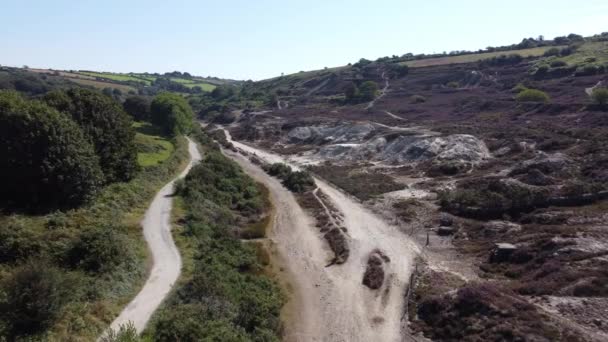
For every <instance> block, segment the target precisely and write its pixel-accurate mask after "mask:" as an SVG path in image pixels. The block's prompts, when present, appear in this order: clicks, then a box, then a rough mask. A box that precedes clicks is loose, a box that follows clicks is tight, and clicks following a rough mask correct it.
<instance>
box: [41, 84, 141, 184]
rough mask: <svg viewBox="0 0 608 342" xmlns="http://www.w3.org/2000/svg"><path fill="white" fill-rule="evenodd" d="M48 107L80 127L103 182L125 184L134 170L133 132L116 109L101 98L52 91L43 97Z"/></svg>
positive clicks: (76, 90) (89, 92)
mask: <svg viewBox="0 0 608 342" xmlns="http://www.w3.org/2000/svg"><path fill="white" fill-rule="evenodd" d="M44 101H45V102H46V103H47V104H49V105H50V106H51V107H54V108H55V109H57V110H59V111H60V112H63V113H66V114H68V115H70V116H71V117H72V119H73V120H74V121H76V123H78V124H79V125H80V127H81V128H82V131H83V132H84V134H85V137H86V138H87V139H88V140H89V141H91V142H92V143H93V147H94V148H95V153H96V154H97V156H99V165H100V166H101V170H102V171H103V174H104V178H105V181H106V182H107V183H113V182H118V181H128V180H130V179H131V178H133V177H134V176H135V174H136V173H137V170H138V164H137V148H136V145H135V131H134V130H133V128H132V127H131V124H132V121H131V118H129V116H128V115H127V113H125V112H124V110H123V109H122V108H121V107H120V105H119V104H118V103H117V102H116V101H114V100H112V99H111V98H108V97H106V96H103V95H102V94H100V93H98V92H96V91H93V90H89V89H82V88H74V89H69V90H67V91H54V92H51V93H49V94H47V95H46V96H45V97H44Z"/></svg>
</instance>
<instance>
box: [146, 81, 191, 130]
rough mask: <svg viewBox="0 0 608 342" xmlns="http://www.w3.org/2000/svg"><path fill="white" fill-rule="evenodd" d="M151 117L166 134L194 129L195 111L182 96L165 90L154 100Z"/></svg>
mask: <svg viewBox="0 0 608 342" xmlns="http://www.w3.org/2000/svg"><path fill="white" fill-rule="evenodd" d="M151 119H152V122H153V123H154V124H156V125H158V126H160V127H161V128H162V129H163V130H164V132H165V133H166V134H171V135H180V134H186V133H188V132H190V130H191V129H192V120H193V119H194V113H193V112H192V108H191V107H190V105H189V104H188V102H187V101H186V99H184V98H183V97H182V96H180V95H177V94H172V93H167V92H163V93H160V94H158V95H157V96H156V97H155V98H154V100H153V101H152V106H151Z"/></svg>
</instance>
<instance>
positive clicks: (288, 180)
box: [263, 163, 315, 192]
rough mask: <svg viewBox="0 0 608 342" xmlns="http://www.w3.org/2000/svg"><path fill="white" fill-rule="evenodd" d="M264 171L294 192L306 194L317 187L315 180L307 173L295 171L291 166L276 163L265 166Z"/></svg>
mask: <svg viewBox="0 0 608 342" xmlns="http://www.w3.org/2000/svg"><path fill="white" fill-rule="evenodd" d="M263 168H264V171H266V172H267V173H268V174H269V175H271V176H274V177H277V178H279V179H280V180H282V181H283V185H284V186H285V187H286V188H287V189H289V190H291V191H293V192H305V191H307V190H310V189H311V188H313V187H314V186H315V180H314V179H313V178H312V176H311V175H310V173H308V172H306V171H295V172H294V171H293V170H292V169H291V167H290V166H289V165H286V164H283V163H274V164H270V165H265V166H264V167H263Z"/></svg>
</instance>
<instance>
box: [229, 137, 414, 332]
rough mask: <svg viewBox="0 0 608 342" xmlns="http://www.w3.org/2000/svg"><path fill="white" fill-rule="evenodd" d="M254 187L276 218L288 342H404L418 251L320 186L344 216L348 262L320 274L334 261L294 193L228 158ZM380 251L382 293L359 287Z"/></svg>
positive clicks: (265, 156) (261, 154)
mask: <svg viewBox="0 0 608 342" xmlns="http://www.w3.org/2000/svg"><path fill="white" fill-rule="evenodd" d="M226 133H227V134H226V135H227V138H228V140H229V141H231V142H232V143H233V144H234V146H235V147H237V148H238V149H241V150H242V151H244V152H246V153H250V154H255V155H256V156H257V157H258V158H260V159H262V160H264V161H266V162H271V163H272V162H287V163H288V164H290V165H291V166H292V167H294V168H296V169H297V168H298V165H295V164H294V163H290V162H288V161H286V160H284V159H283V158H282V157H281V156H278V155H275V154H272V153H269V152H266V151H263V150H260V149H257V148H255V147H252V146H250V145H246V144H243V143H240V142H238V141H234V140H232V139H231V137H230V135H229V134H228V132H226ZM225 153H226V154H227V155H228V156H230V157H231V158H232V159H233V160H235V161H236V162H237V163H239V164H240V165H241V167H243V169H244V170H245V172H247V173H248V174H249V175H250V176H251V177H252V178H254V179H255V180H257V181H259V182H262V183H263V184H265V185H266V186H267V187H268V189H269V190H270V196H271V200H272V201H273V203H274V204H275V207H276V213H277V215H276V217H275V221H274V222H273V223H274V226H273V229H272V231H271V233H270V236H269V238H270V239H271V240H272V241H273V242H274V244H275V245H276V247H277V251H278V253H279V255H280V258H281V259H282V260H283V261H284V264H285V265H284V269H285V272H286V273H287V275H288V278H290V280H291V281H290V285H291V286H292V287H293V292H294V293H293V296H292V298H291V300H290V302H289V303H288V304H287V308H286V309H287V310H288V311H289V312H290V313H291V315H290V316H289V320H288V322H286V325H287V326H286V333H285V340H286V341H298V342H299V341H328V342H333V341H344V342H346V341H348V342H351V341H366V342H367V341H391V342H392V341H395V342H396V341H401V340H402V336H403V331H402V329H403V326H404V324H405V322H403V321H402V313H403V310H404V294H405V291H406V288H407V286H408V283H409V277H410V273H411V271H412V267H413V264H414V258H415V256H416V255H417V254H418V253H419V249H418V247H417V246H416V245H415V243H414V242H413V241H411V240H410V238H409V237H408V236H406V234H404V233H402V232H401V231H400V230H399V228H398V227H396V226H392V225H389V224H387V223H386V222H384V221H383V220H382V219H380V218H379V217H377V216H376V215H375V214H373V213H372V212H371V211H369V210H368V209H367V208H365V207H364V206H363V205H361V204H360V203H359V202H358V201H356V200H355V199H353V198H351V197H350V196H348V195H346V194H344V193H342V192H341V191H340V190H338V189H336V188H334V187H333V186H331V185H329V184H327V183H326V182H324V181H322V180H320V179H315V181H316V183H317V186H318V187H319V188H320V189H321V190H322V191H323V192H324V193H325V195H326V196H327V197H328V198H329V200H330V201H331V202H332V204H333V205H334V206H335V208H336V209H338V210H339V211H340V212H341V213H342V215H343V216H344V226H345V227H346V228H347V230H348V232H347V235H348V243H349V246H350V251H351V252H350V257H349V259H348V260H347V262H346V263H344V264H342V265H335V266H331V267H325V265H327V263H328V260H330V259H331V258H332V257H333V255H332V254H331V252H330V250H329V247H328V246H327V244H326V242H325V240H324V239H323V236H322V234H321V233H320V232H319V230H318V228H316V227H315V226H314V220H313V219H312V218H311V217H310V216H309V215H308V214H307V213H306V212H304V211H303V210H302V208H301V207H300V205H299V204H298V203H297V201H296V199H295V197H294V196H293V194H292V193H291V192H289V191H288V190H287V189H285V188H284V187H283V186H282V185H281V183H280V182H279V181H278V180H277V179H275V178H272V177H270V176H268V175H267V174H266V173H265V172H264V171H263V170H262V169H261V168H260V167H259V166H257V165H254V164H253V163H251V162H250V161H249V160H248V158H246V157H244V156H243V155H241V154H237V153H233V152H231V151H225ZM375 249H379V250H381V251H383V252H384V253H385V254H386V255H387V256H389V258H390V259H391V261H390V262H389V263H387V264H386V269H385V272H386V274H387V276H386V278H385V282H384V284H383V286H382V287H381V288H380V289H379V290H370V289H368V288H367V287H365V286H364V285H363V284H362V279H363V274H364V272H365V269H366V264H367V260H368V257H369V255H370V253H372V252H373V251H374V250H375Z"/></svg>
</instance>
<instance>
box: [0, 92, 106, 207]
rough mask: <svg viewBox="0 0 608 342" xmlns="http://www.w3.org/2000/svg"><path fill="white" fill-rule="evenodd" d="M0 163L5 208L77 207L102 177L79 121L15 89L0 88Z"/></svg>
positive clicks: (95, 189) (90, 193)
mask: <svg viewBox="0 0 608 342" xmlns="http://www.w3.org/2000/svg"><path fill="white" fill-rule="evenodd" d="M0 166H1V169H2V176H3V177H2V182H3V184H2V195H0V201H1V202H2V205H3V206H5V207H12V208H20V209H36V210H45V209H52V208H69V207H75V206H78V205H81V204H82V203H84V202H85V201H86V200H87V199H89V198H91V196H92V195H94V194H95V192H96V191H97V190H98V189H99V187H100V185H101V181H102V172H101V169H100V166H99V158H98V157H97V155H95V153H94V150H93V147H92V146H91V144H89V142H88V141H87V140H86V139H85V136H84V135H83V133H82V130H81V129H80V128H79V127H78V125H77V124H76V123H75V122H73V121H72V120H70V118H69V117H68V116H66V115H64V114H62V113H59V112H57V111H56V110H55V109H52V108H50V107H49V106H47V105H45V104H43V103H41V102H38V101H27V100H25V99H23V98H22V97H21V96H20V95H18V94H17V93H14V92H6V91H1V92H0Z"/></svg>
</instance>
